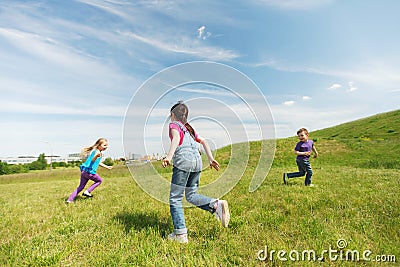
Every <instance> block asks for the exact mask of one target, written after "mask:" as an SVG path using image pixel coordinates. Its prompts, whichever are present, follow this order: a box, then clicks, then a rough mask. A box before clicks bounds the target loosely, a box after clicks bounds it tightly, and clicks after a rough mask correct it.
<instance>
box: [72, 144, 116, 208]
mask: <svg viewBox="0 0 400 267" xmlns="http://www.w3.org/2000/svg"><path fill="white" fill-rule="evenodd" d="M107 148H108V141H107V139H105V138H100V139H98V140H97V141H96V143H94V145H92V146H89V147H86V148H84V149H83V151H82V153H83V154H84V155H89V157H88V158H87V159H86V161H85V162H84V163H82V165H81V167H80V168H81V181H80V183H79V186H78V187H77V188H76V189H75V191H74V192H72V194H71V195H70V196H69V198H68V199H67V203H71V202H73V201H74V199H75V198H76V196H77V195H78V194H79V193H80V192H81V191H82V190H83V189H84V188H85V186H86V184H87V183H88V182H89V180H92V181H93V182H94V183H93V184H92V185H91V186H90V187H89V188H88V189H87V190H86V191H85V192H83V194H82V195H83V196H85V197H93V196H92V194H91V192H92V191H93V190H94V189H95V188H96V187H98V186H99V185H100V184H101V183H102V182H103V180H102V179H101V177H100V176H99V175H98V174H97V173H96V172H97V168H98V167H99V166H101V167H104V168H106V169H109V170H111V169H112V166H107V165H105V164H103V163H102V162H101V159H102V157H103V151H105V150H106V149H107ZM89 153H90V154H89Z"/></svg>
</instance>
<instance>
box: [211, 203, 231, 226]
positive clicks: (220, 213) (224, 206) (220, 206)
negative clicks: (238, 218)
mask: <svg viewBox="0 0 400 267" xmlns="http://www.w3.org/2000/svg"><path fill="white" fill-rule="evenodd" d="M217 201H218V202H217V209H216V211H215V217H217V220H219V221H221V223H222V226H223V227H228V224H229V220H230V219H231V215H230V214H229V207H228V201H226V200H217Z"/></svg>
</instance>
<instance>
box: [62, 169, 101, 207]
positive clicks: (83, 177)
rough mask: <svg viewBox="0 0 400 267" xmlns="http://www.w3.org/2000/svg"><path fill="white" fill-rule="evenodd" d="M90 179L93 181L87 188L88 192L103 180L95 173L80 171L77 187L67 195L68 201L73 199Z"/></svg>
mask: <svg viewBox="0 0 400 267" xmlns="http://www.w3.org/2000/svg"><path fill="white" fill-rule="evenodd" d="M89 180H92V181H93V182H94V183H93V184H92V185H91V186H90V187H89V188H88V191H89V193H90V192H92V191H93V190H94V189H95V188H96V187H98V186H99V185H100V184H101V183H102V182H103V180H102V179H101V177H100V176H99V175H97V174H90V173H88V172H85V171H82V172H81V182H80V184H79V186H78V188H77V189H75V191H74V192H72V194H71V195H70V196H69V198H68V201H74V199H75V198H76V196H77V195H78V194H79V193H80V192H81V191H82V190H83V189H84V188H85V186H86V184H87V183H88V182H89Z"/></svg>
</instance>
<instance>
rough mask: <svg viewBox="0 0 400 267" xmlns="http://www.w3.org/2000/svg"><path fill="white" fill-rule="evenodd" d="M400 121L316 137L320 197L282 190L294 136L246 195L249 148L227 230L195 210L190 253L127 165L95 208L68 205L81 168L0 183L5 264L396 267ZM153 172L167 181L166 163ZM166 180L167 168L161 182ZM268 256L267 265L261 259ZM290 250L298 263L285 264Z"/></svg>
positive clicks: (109, 174) (224, 156) (393, 117)
mask: <svg viewBox="0 0 400 267" xmlns="http://www.w3.org/2000/svg"><path fill="white" fill-rule="evenodd" d="M398 115H399V111H394V112H390V113H385V114H379V115H377V116H373V117H370V118H366V119H362V120H358V121H355V122H351V123H346V124H343V125H339V126H336V127H332V128H328V129H324V130H320V131H316V132H313V133H310V137H311V138H313V139H316V140H317V143H316V145H317V148H318V150H319V152H320V157H319V158H317V159H313V160H312V165H313V169H314V172H315V175H314V177H313V183H315V184H316V187H314V188H309V187H305V186H303V181H304V179H303V178H299V179H292V180H290V184H289V185H288V186H285V185H283V183H282V173H283V172H288V171H295V170H296V165H295V156H294V154H293V152H292V151H293V148H294V146H295V144H296V142H297V138H295V137H293V138H286V139H281V140H277V150H276V155H275V161H274V163H273V166H272V168H271V170H270V172H269V174H268V176H267V177H266V179H265V181H264V183H263V184H262V185H261V186H260V188H259V189H258V190H257V191H255V192H254V193H249V192H248V186H249V183H250V180H251V177H252V174H253V172H254V170H255V167H256V166H254V164H255V163H256V162H257V156H258V153H257V151H259V148H260V144H261V143H260V142H252V143H251V144H250V149H251V153H250V155H251V158H250V160H249V163H248V166H247V168H246V170H245V172H244V174H243V177H242V179H241V180H240V181H239V183H238V184H237V185H236V187H235V188H234V189H233V190H231V191H230V192H229V193H228V194H227V195H226V196H224V197H223V198H224V199H226V200H228V201H229V205H230V210H231V216H232V218H231V223H230V227H229V228H226V229H225V228H222V227H221V226H220V225H219V224H218V223H217V221H216V220H215V218H214V217H213V216H211V215H210V214H208V213H206V212H204V211H202V210H199V209H195V208H187V209H185V216H186V223H187V227H188V229H189V244H187V245H181V244H177V243H174V242H169V241H168V240H167V239H166V237H167V235H168V234H169V233H170V232H171V231H172V222H171V219H170V215H169V207H168V205H166V204H163V203H160V202H158V201H156V200H154V199H153V198H151V197H149V196H148V195H147V194H145V193H144V192H143V191H142V190H141V189H140V187H139V186H138V185H137V184H136V183H135V182H134V180H133V179H132V177H131V176H130V174H129V172H128V170H127V168H126V167H125V166H122V165H117V166H116V167H115V168H114V169H113V170H111V171H108V170H101V171H99V174H100V175H101V176H102V177H103V178H104V183H103V184H102V185H101V186H100V187H99V188H98V189H96V191H94V192H93V195H94V198H92V199H86V198H83V197H78V198H77V200H76V201H75V203H73V204H72V205H65V204H64V201H65V199H66V198H67V197H68V195H69V194H70V193H71V192H72V191H73V189H74V188H75V187H76V186H77V185H78V182H79V170H78V169H57V170H53V172H51V173H50V172H49V171H42V172H37V173H28V174H18V175H6V176H1V177H0V190H1V192H2V193H1V194H0V225H1V226H2V227H1V228H0V265H1V266H320V265H321V262H323V263H324V265H325V266H338V265H340V266H359V265H361V266H396V264H398V261H399V260H400V245H399V244H400V235H399V231H400V210H399V206H400V200H399V197H398V193H399V188H400V184H399V177H400V170H399V165H398V163H399V161H398V160H397V158H398V155H399V153H398V152H399V133H400V122H399V116H398ZM229 154H230V147H225V148H222V149H220V150H219V151H217V160H218V161H219V162H221V163H223V164H222V170H221V171H220V172H219V173H217V172H215V171H211V170H209V169H207V170H205V171H204V172H203V174H202V184H204V183H207V182H209V181H212V180H214V179H216V178H218V177H219V175H220V174H221V173H222V172H223V171H224V169H226V167H227V164H228V163H229ZM376 162H378V163H376ZM153 164H154V166H156V167H157V169H160V170H161V168H160V165H159V164H160V163H159V162H155V163H153ZM170 172H171V169H162V175H163V176H164V177H170V175H171V173H170ZM339 242H340V243H339ZM343 244H344V245H345V246H344V245H343ZM338 245H339V246H342V247H343V249H340V247H338ZM266 248H267V250H268V253H267V254H268V255H267V259H266V260H260V259H258V257H259V256H261V258H263V257H264V256H265V255H264V254H263V253H264V252H263V251H262V250H265V249H266ZM330 249H331V250H337V251H338V253H339V252H341V253H342V260H340V257H339V256H340V254H338V253H336V254H335V253H333V256H335V255H336V256H338V257H339V258H336V259H334V258H332V257H329V255H328V254H327V253H323V252H324V250H330ZM279 250H282V251H284V252H286V254H285V255H281V256H282V257H283V258H286V261H282V260H280V259H279V258H278V256H277V253H278V251H279ZM348 250H351V251H352V252H354V253H355V251H357V252H359V253H360V257H361V260H360V261H356V258H351V257H350V258H348V260H346V258H345V256H346V254H345V253H346V252H347V251H348ZM271 251H275V252H273V254H272V257H271V259H269V258H270V257H269V256H270V255H271V254H270V253H271ZM291 251H292V254H291V257H292V258H296V257H297V256H298V257H299V258H298V260H297V261H293V260H292V259H291V258H290V257H289V252H291ZM296 251H297V252H299V253H300V254H296ZM304 251H308V252H310V251H314V252H315V253H316V259H315V260H308V259H307V258H306V259H305V260H302V259H301V253H302V252H304ZM365 251H371V253H370V254H368V257H369V259H370V261H368V260H363V259H362V253H363V252H365ZM350 256H351V255H350ZM394 257H397V258H396V261H397V263H396V262H393V260H394ZM378 259H380V260H381V261H382V260H385V261H386V262H378V261H377V260H378Z"/></svg>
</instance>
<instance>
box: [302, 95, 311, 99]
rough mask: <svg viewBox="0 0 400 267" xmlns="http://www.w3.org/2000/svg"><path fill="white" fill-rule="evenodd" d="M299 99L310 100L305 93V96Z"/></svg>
mask: <svg viewBox="0 0 400 267" xmlns="http://www.w3.org/2000/svg"><path fill="white" fill-rule="evenodd" d="M301 99H303V100H311V97H309V96H307V95H305V96H303V97H302V98H301Z"/></svg>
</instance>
